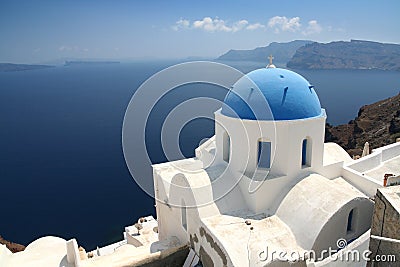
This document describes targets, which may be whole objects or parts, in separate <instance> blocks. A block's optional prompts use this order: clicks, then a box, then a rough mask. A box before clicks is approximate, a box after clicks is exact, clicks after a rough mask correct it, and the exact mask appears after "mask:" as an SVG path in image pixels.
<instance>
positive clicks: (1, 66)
mask: <svg viewBox="0 0 400 267" xmlns="http://www.w3.org/2000/svg"><path fill="white" fill-rule="evenodd" d="M53 67H54V66H50V65H30V64H13V63H0V72H11V71H24V70H37V69H46V68H53Z"/></svg>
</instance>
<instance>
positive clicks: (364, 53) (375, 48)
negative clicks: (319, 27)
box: [287, 40, 400, 71]
mask: <svg viewBox="0 0 400 267" xmlns="http://www.w3.org/2000/svg"><path fill="white" fill-rule="evenodd" d="M287 67H289V68H293V69H380V70H396V71H400V45H398V44H383V43H377V42H371V41H360V40H351V41H350V42H344V41H339V42H331V43H327V44H322V43H316V42H315V43H312V44H306V45H305V46H303V47H300V48H299V49H297V51H296V53H295V54H294V56H293V57H292V59H291V60H290V61H289V62H288V63H287Z"/></svg>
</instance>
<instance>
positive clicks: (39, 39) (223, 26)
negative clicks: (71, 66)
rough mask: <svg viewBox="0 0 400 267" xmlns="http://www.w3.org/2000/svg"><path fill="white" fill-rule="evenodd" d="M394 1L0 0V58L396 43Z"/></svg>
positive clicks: (398, 20) (397, 4) (399, 7)
mask: <svg viewBox="0 0 400 267" xmlns="http://www.w3.org/2000/svg"><path fill="white" fill-rule="evenodd" d="M399 14H400V1H399V0H392V1H386V0H380V1H368V0H362V1H359V0H354V1H350V0H335V1H333V0H331V1H323V0H319V1H289V0H288V1H283V0H279V1H278V0H276V1H269V0H262V1H252V0H247V1H244V0H239V1H232V0H231V1H209V0H203V1H173V0H163V1H153V0H146V1H124V0H120V1H111V0H110V1H102V0H97V1H94V0H93V1H88V0H82V1H62V0H59V1H53V0H48V1H42V0H35V1H30V0H26V1H20V0H10V1H9V0H0V62H12V63H46V62H51V61H54V60H57V59H63V58H76V59H120V60H124V59H126V60H128V59H129V60H135V59H139V60H143V59H172V58H186V57H210V58H215V57H217V56H219V55H221V54H223V53H225V52H227V51H228V50H230V49H253V48H256V47H259V46H266V45H268V44H269V43H271V42H287V41H291V40H298V39H301V40H313V41H318V42H331V41H338V40H344V41H349V40H350V39H361V40H371V41H378V42H386V43H400V32H399V26H400V15H399Z"/></svg>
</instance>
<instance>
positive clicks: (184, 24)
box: [172, 18, 190, 31]
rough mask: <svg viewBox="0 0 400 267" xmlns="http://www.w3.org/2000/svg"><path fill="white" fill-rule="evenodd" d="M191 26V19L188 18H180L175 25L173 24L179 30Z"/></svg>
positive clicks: (174, 28)
mask: <svg viewBox="0 0 400 267" xmlns="http://www.w3.org/2000/svg"><path fill="white" fill-rule="evenodd" d="M189 26H190V21H189V20H187V19H182V18H181V19H180V20H178V21H177V22H175V25H174V26H172V29H173V30H174V31H178V30H180V29H187V28H189Z"/></svg>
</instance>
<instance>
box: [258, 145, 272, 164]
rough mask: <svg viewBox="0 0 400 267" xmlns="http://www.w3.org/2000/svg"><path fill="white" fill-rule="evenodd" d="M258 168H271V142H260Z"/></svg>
mask: <svg viewBox="0 0 400 267" xmlns="http://www.w3.org/2000/svg"><path fill="white" fill-rule="evenodd" d="M257 166H258V167H259V168H267V169H269V168H271V142H269V141H264V140H262V139H259V140H258V158H257Z"/></svg>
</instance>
